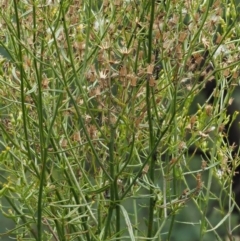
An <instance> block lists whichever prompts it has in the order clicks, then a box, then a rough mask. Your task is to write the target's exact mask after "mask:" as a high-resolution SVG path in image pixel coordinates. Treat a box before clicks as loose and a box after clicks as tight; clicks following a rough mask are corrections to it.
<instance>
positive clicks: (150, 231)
mask: <svg viewBox="0 0 240 241" xmlns="http://www.w3.org/2000/svg"><path fill="white" fill-rule="evenodd" d="M154 7H155V0H152V1H151V15H150V16H151V19H150V24H149V32H148V64H149V65H150V64H152V63H151V59H152V42H153V41H152V37H153V23H154V15H155V14H154V13H155V12H154ZM151 90H152V87H150V85H149V82H148V81H146V103H147V118H148V125H149V152H150V153H152V154H151V156H150V168H149V171H150V172H149V177H150V181H151V184H152V185H153V184H154V172H155V162H156V153H155V151H154V152H152V150H153V146H154V133H153V123H152V110H151V108H152V107H151ZM152 185H151V186H150V193H149V196H150V201H149V217H148V235H147V236H148V238H151V237H152V235H153V229H154V227H153V219H154V208H155V202H156V200H155V197H154V189H153V187H152Z"/></svg>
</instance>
